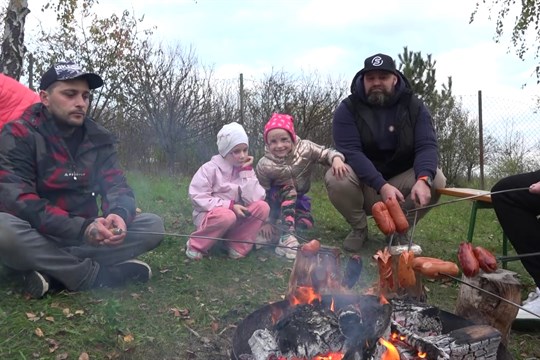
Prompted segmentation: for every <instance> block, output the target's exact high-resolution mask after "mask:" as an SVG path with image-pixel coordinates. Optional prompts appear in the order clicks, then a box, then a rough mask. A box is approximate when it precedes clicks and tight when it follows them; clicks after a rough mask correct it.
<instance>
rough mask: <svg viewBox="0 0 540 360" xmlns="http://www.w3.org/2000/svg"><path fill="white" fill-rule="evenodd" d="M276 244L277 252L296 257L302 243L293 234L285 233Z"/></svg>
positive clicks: (280, 254) (291, 257) (288, 257)
mask: <svg viewBox="0 0 540 360" xmlns="http://www.w3.org/2000/svg"><path fill="white" fill-rule="evenodd" d="M278 245H280V246H276V254H278V255H279V256H285V257H286V258H287V259H296V251H297V249H298V247H299V246H300V244H299V243H298V240H297V239H296V237H295V236H294V235H292V234H285V235H283V236H282V237H281V238H280V239H279V242H278Z"/></svg>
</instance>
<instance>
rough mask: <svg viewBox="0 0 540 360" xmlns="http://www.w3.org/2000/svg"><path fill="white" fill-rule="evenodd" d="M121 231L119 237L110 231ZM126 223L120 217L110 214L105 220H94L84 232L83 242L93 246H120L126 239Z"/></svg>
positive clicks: (101, 218)
mask: <svg viewBox="0 0 540 360" xmlns="http://www.w3.org/2000/svg"><path fill="white" fill-rule="evenodd" d="M114 228H118V229H121V230H122V232H121V233H120V234H119V235H115V234H114V233H113V232H112V231H111V230H112V229H114ZM126 230H127V229H126V223H125V222H124V219H122V217H120V216H118V215H116V214H110V215H108V216H107V217H106V218H103V217H100V218H97V219H95V220H94V222H92V223H91V224H90V225H88V227H87V228H86V230H85V232H84V239H85V241H86V242H87V243H88V244H90V245H93V246H103V245H109V246H115V245H119V244H121V243H122V242H123V241H124V239H125V237H126Z"/></svg>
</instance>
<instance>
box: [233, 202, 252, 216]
mask: <svg viewBox="0 0 540 360" xmlns="http://www.w3.org/2000/svg"><path fill="white" fill-rule="evenodd" d="M232 211H234V213H235V214H236V217H237V218H245V217H247V216H246V212H249V210H248V208H247V207H245V206H244V205H240V204H234V205H233V208H232Z"/></svg>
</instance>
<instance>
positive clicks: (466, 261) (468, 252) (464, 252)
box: [458, 242, 480, 277]
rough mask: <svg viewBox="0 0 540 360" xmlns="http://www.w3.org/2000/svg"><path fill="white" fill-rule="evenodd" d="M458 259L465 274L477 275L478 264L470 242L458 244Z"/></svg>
mask: <svg viewBox="0 0 540 360" xmlns="http://www.w3.org/2000/svg"><path fill="white" fill-rule="evenodd" d="M458 260H459V264H460V265H461V270H462V271H463V274H465V276H467V277H473V276H476V275H478V271H480V264H479V263H478V260H477V259H476V256H474V251H473V246H472V244H471V243H470V242H462V243H461V244H459V249H458Z"/></svg>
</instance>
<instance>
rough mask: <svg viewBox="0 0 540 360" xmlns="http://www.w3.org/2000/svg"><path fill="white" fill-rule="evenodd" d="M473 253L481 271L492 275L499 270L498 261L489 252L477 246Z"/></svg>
mask: <svg viewBox="0 0 540 360" xmlns="http://www.w3.org/2000/svg"><path fill="white" fill-rule="evenodd" d="M473 252H474V256H475V257H476V260H478V265H479V266H480V269H482V270H484V271H485V272H487V273H492V272H494V271H496V270H497V259H496V258H495V256H493V254H492V253H490V252H489V250H487V249H484V248H483V247H481V246H477V247H475V248H474V249H473Z"/></svg>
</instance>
